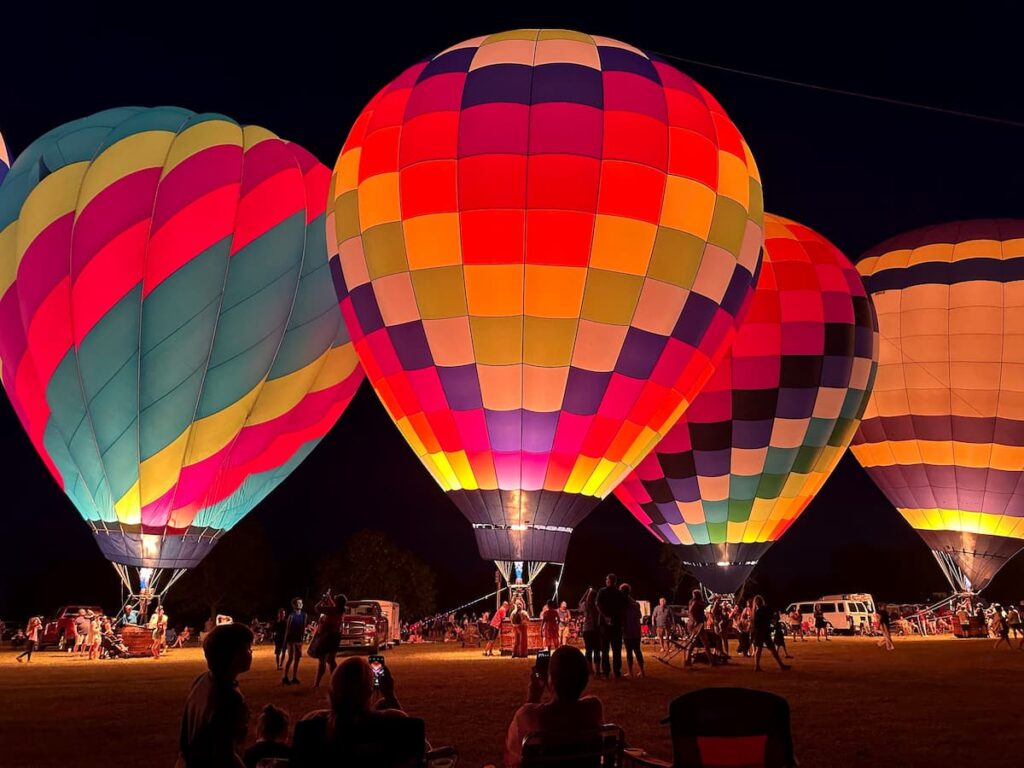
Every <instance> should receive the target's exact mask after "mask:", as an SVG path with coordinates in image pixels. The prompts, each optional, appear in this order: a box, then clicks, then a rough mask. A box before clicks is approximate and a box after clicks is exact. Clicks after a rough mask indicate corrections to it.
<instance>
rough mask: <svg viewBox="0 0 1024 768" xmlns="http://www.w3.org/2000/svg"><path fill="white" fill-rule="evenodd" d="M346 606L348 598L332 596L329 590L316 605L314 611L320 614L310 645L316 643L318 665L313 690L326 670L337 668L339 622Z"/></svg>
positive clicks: (339, 642) (339, 637)
mask: <svg viewBox="0 0 1024 768" xmlns="http://www.w3.org/2000/svg"><path fill="white" fill-rule="evenodd" d="M347 606H348V598H347V597H345V596H344V595H342V594H337V595H332V594H331V592H330V590H328V591H327V592H325V593H324V596H323V598H322V599H321V600H320V602H319V603H317V605H316V608H315V610H316V611H318V612H319V613H320V621H318V622H317V625H316V635H315V636H314V638H315V639H314V640H313V641H312V642H311V643H310V647H311V648H312V647H313V643H316V644H317V646H318V648H317V659H318V664H317V668H316V680H315V681H314V683H313V687H314V688H319V687H320V680H321V679H323V676H324V673H325V672H326V671H327V670H328V668H329V669H330V670H331V672H334V669H335V667H337V666H338V661H337V658H336V657H337V655H338V648H339V647H340V646H341V620H342V618H343V617H344V616H345V608H346V607H347Z"/></svg>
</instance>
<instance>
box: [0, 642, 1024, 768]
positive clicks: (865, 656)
mask: <svg viewBox="0 0 1024 768" xmlns="http://www.w3.org/2000/svg"><path fill="white" fill-rule="evenodd" d="M896 642H897V647H896V651H894V652H892V653H886V652H884V651H882V650H880V649H878V648H876V646H875V645H874V643H872V642H871V641H870V640H866V639H859V638H850V639H842V638H840V639H835V640H833V641H832V642H829V643H814V642H807V643H796V644H795V645H793V646H792V647H791V648H790V650H791V652H792V653H793V655H794V656H795V657H796V658H795V659H794V660H793V665H794V666H793V670H792V671H790V672H780V671H779V670H778V669H776V668H774V666H772V665H770V664H769V665H766V671H764V672H761V673H755V672H754V671H753V662H752V661H751V660H749V659H739V660H736V659H734V660H733V661H732V662H731V663H730V664H729V665H728V666H727V667H725V668H715V669H707V668H705V667H701V666H698V667H696V668H694V669H686V670H683V669H680V668H676V667H666V666H665V665H663V664H659V663H658V662H656V661H654V660H653V658H652V657H653V656H654V653H653V647H652V646H645V652H646V653H647V655H648V657H649V659H648V664H647V672H648V676H647V678H646V679H644V680H638V679H622V680H618V681H614V680H613V681H601V680H598V681H594V682H593V683H591V686H590V692H592V693H595V694H597V695H599V696H600V697H601V698H602V699H603V700H604V704H605V713H606V719H607V720H609V721H612V722H616V723H618V724H620V725H622V726H623V727H624V728H625V730H626V737H627V740H628V742H629V743H630V744H631V745H634V746H640V747H643V748H645V749H646V750H647V751H648V752H650V753H652V754H654V755H657V756H662V757H668V756H669V754H670V752H669V740H668V733H667V728H666V727H665V726H661V725H659V724H658V721H659V720H660V719H661V718H662V717H664V716H665V713H666V711H667V706H668V703H669V701H671V700H672V699H673V698H674V697H675V696H677V695H679V694H680V693H683V692H685V691H688V690H692V689H694V688H700V687H703V686H709V685H738V686H747V687H752V688H763V689H766V690H771V691H775V692H777V693H779V694H781V695H782V696H785V697H786V698H787V699H788V700H789V702H790V705H791V707H792V716H793V733H794V741H795V744H796V750H797V755H798V757H799V758H800V761H801V764H802V766H804V768H814V767H816V766H925V765H939V764H945V765H963V766H970V765H977V764H979V763H981V762H982V761H984V762H985V763H986V764H987V765H988V766H999V765H1007V766H1009V765H1021V764H1022V760H1024V757H1022V756H1024V729H1022V728H1021V727H1020V721H1019V716H1018V711H1017V710H1018V707H1019V706H1020V702H1021V701H1022V699H1024V652H1019V651H1017V650H1016V649H1015V650H1013V651H1008V650H1006V649H1005V648H1002V649H1000V650H999V651H993V650H992V642H991V641H988V640H903V641H902V642H901V641H900V640H899V639H897V641H896ZM387 658H388V665H389V666H390V667H391V669H392V671H393V673H394V676H395V680H396V688H397V693H398V696H399V698H400V699H401V701H402V704H403V706H404V707H405V709H406V710H407V711H408V712H409V713H410V714H412V715H416V716H419V717H422V718H424V719H425V720H426V723H427V735H428V737H429V739H430V740H431V742H433V744H434V745H442V744H454V745H455V746H456V747H458V749H459V752H460V754H461V759H460V765H465V766H470V767H472V768H479V766H482V765H484V764H485V763H490V762H493V763H496V764H498V765H500V761H501V745H502V743H503V738H504V733H505V729H506V728H507V726H508V722H509V719H510V718H511V716H512V713H513V712H514V711H515V709H516V708H517V707H518V706H519V705H520V704H521V703H522V702H523V700H524V697H525V695H526V683H527V677H528V674H529V669H530V667H531V666H532V661H530V662H528V661H525V660H520V659H509V658H490V659H488V658H484V657H483V656H482V655H481V653H480V651H479V650H477V649H475V648H473V649H466V650H463V649H462V648H460V647H458V646H455V645H446V646H438V645H420V646H403V647H400V648H397V649H394V650H392V651H389V652H388V654H387ZM203 669H204V664H203V659H202V654H201V652H200V651H199V650H198V649H187V650H180V651H173V652H171V655H169V656H167V657H165V658H162V659H160V660H159V661H156V660H153V659H133V660H127V661H98V662H89V661H86V660H83V659H78V658H73V657H68V656H67V655H65V654H61V653H57V652H44V653H40V654H37V655H36V657H35V659H34V660H33V662H32V663H31V664H21V665H19V664H16V663H15V662H14V654H13V653H11V652H7V651H4V652H0V691H2V693H0V766H4V768H16V767H21V766H32V767H33V768H35V767H36V766H62V765H67V764H74V765H106V764H111V765H117V766H119V768H133V767H134V766H138V768H161V767H162V766H171V765H173V763H174V759H175V754H176V736H177V731H178V723H179V716H180V712H181V706H182V702H183V700H184V698H185V694H186V692H187V691H188V687H189V684H190V682H191V680H192V679H193V678H194V677H195V676H196V675H197V674H199V673H200V672H201V671H202V670H203ZM313 672H314V665H313V664H312V663H310V661H309V660H308V659H303V667H302V668H301V669H300V677H301V678H302V681H303V684H302V685H301V686H294V687H287V688H285V687H282V686H281V684H280V676H279V674H278V673H277V672H276V670H275V668H274V660H273V654H272V649H270V648H268V647H266V646H261V647H259V648H257V649H256V654H255V660H254V663H253V668H252V671H251V672H249V673H248V674H247V675H245V676H243V677H242V679H241V685H242V691H243V693H244V694H245V696H246V698H247V700H248V702H249V706H250V708H251V709H252V710H253V712H256V711H257V710H258V709H259V708H260V707H262V706H263V705H264V704H265V703H267V702H271V701H272V702H275V703H277V704H278V705H280V706H282V707H284V708H285V709H287V710H288V711H289V712H290V713H291V716H292V718H293V720H294V719H298V718H299V717H301V716H302V715H304V714H305V713H306V712H308V711H310V710H312V709H316V708H319V707H320V706H322V702H323V696H322V695H321V694H318V693H317V692H315V691H313V690H312V687H311V685H310V683H311V682H312V678H313ZM84 755H94V756H95V757H96V759H95V760H92V759H91V758H88V757H85V758H83V756H84ZM83 759H84V762H83Z"/></svg>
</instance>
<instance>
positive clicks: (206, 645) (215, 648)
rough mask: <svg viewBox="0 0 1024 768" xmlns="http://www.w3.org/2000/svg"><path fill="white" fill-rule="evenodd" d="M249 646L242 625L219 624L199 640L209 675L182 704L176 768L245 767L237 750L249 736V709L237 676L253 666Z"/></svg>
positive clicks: (249, 639) (199, 680)
mask: <svg viewBox="0 0 1024 768" xmlns="http://www.w3.org/2000/svg"><path fill="white" fill-rule="evenodd" d="M252 643H253V634H252V630H250V629H249V628H248V627H247V626H245V625H244V624H222V625H221V626H219V627H216V628H215V629H214V630H213V631H212V632H210V634H208V635H207V636H206V637H205V638H204V640H203V654H204V655H205V656H206V665H207V668H208V671H206V672H204V673H203V674H201V675H200V676H199V677H197V678H196V680H195V682H194V683H192V689H191V690H190V691H189V693H188V698H187V699H186V700H185V711H184V712H183V713H182V716H181V732H180V733H179V736H178V761H177V763H175V768H213V767H214V766H217V768H245V763H244V762H243V761H242V757H241V755H239V749H240V748H241V746H242V744H244V743H245V737H246V736H247V735H248V730H249V709H248V707H247V706H246V704H245V698H244V697H243V696H242V694H241V692H240V691H239V690H238V676H239V675H241V674H242V673H244V672H248V671H249V669H250V668H251V667H252Z"/></svg>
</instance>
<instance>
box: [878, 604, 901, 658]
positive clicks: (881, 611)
mask: <svg viewBox="0 0 1024 768" xmlns="http://www.w3.org/2000/svg"><path fill="white" fill-rule="evenodd" d="M875 610H876V611H877V612H878V631H879V632H881V633H882V637H881V638H879V640H878V642H877V643H876V645H877V646H878V647H879V648H885V650H887V651H892V650H895V648H896V646H894V645H893V644H892V627H891V626H890V624H891V622H892V617H890V616H889V608H888V607H887V606H886V605H885V604H884V603H879V604H878V605H877V607H876V608H875Z"/></svg>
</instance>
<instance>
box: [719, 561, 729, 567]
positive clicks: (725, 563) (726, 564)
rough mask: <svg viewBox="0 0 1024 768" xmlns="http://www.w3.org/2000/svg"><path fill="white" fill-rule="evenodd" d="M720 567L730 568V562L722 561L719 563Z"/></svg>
mask: <svg viewBox="0 0 1024 768" xmlns="http://www.w3.org/2000/svg"><path fill="white" fill-rule="evenodd" d="M718 567H719V568H728V567H729V562H728V561H726V560H722V561H720V562H719V563H718Z"/></svg>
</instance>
